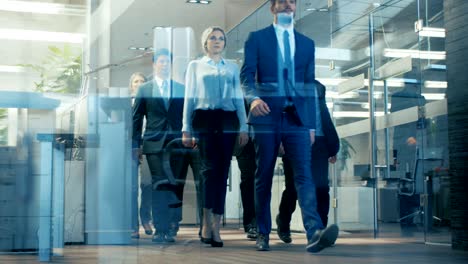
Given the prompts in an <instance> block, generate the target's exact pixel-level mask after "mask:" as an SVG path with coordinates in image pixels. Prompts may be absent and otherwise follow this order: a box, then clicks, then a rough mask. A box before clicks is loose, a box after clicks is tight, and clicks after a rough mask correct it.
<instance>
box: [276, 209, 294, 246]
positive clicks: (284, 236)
mask: <svg viewBox="0 0 468 264" xmlns="http://www.w3.org/2000/svg"><path fill="white" fill-rule="evenodd" d="M276 226H277V228H276V232H277V233H278V237H279V239H281V241H283V242H284V243H286V244H289V243H291V242H292V239H291V230H290V229H289V227H288V228H284V226H283V223H281V220H280V218H279V215H277V216H276Z"/></svg>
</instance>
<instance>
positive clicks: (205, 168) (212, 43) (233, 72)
mask: <svg viewBox="0 0 468 264" xmlns="http://www.w3.org/2000/svg"><path fill="white" fill-rule="evenodd" d="M201 42H202V47H203V49H204V52H205V56H204V57H202V58H201V59H198V60H194V61H191V62H190V63H189V65H188V68H187V72H186V79H185V86H186V90H185V103H184V112H183V127H182V139H183V144H184V145H185V146H186V147H192V148H193V147H196V146H197V147H198V149H199V150H200V157H201V161H202V170H201V175H202V180H203V221H202V232H201V241H202V242H203V243H208V244H211V246H212V247H222V246H223V241H222V239H221V236H220V225H221V216H222V215H223V214H224V206H225V199H226V188H227V179H228V175H229V167H230V164H231V158H232V154H233V150H234V144H235V141H236V138H237V134H239V137H238V140H239V142H238V144H239V145H240V146H243V145H245V144H246V143H247V141H248V135H247V131H248V128H247V123H246V115H245V105H244V100H243V96H242V91H241V88H240V82H239V68H238V66H237V65H236V64H235V63H232V62H229V61H227V60H225V59H224V58H223V57H222V52H223V50H224V48H225V46H226V35H225V33H224V30H223V29H221V28H219V27H209V28H207V29H206V30H205V31H204V32H203V34H202V37H201ZM195 138H196V139H195ZM196 140H198V142H197V141H196Z"/></svg>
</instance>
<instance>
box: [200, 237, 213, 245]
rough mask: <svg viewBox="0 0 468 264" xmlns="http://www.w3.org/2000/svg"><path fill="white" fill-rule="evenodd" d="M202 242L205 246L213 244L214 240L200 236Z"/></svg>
mask: <svg viewBox="0 0 468 264" xmlns="http://www.w3.org/2000/svg"><path fill="white" fill-rule="evenodd" d="M200 242H202V243H204V244H212V243H213V239H212V238H211V237H210V238H204V237H202V236H200Z"/></svg>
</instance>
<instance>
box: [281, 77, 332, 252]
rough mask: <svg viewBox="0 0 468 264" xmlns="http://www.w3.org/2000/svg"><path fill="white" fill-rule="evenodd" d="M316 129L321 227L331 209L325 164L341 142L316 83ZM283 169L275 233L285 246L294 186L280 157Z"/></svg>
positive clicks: (314, 149)
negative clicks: (282, 182) (281, 191)
mask: <svg viewBox="0 0 468 264" xmlns="http://www.w3.org/2000/svg"><path fill="white" fill-rule="evenodd" d="M316 88H317V97H316V98H317V99H318V102H316V105H317V110H316V113H317V115H316V119H315V122H316V127H315V142H314V144H313V145H312V148H311V152H312V163H311V170H312V179H313V181H314V183H315V193H316V196H317V211H318V213H319V215H320V219H321V220H322V223H323V226H327V224H328V211H329V209H330V186H329V181H328V163H329V162H330V163H332V164H333V163H335V162H336V154H337V153H338V151H339V149H340V139H339V137H338V134H337V132H336V129H335V126H334V125H333V121H332V119H331V117H330V113H329V112H328V108H327V104H326V101H325V86H323V85H322V84H321V83H320V82H317V86H316ZM283 167H284V176H285V183H286V188H285V189H284V191H283V194H282V196H281V202H280V205H279V213H278V215H277V216H276V225H277V233H278V236H279V238H280V239H281V240H282V241H283V242H285V243H291V242H292V239H291V230H290V223H291V216H292V214H293V213H294V210H296V200H297V192H296V188H295V187H294V178H293V177H294V172H293V169H292V166H291V162H290V161H289V159H288V157H287V156H283Z"/></svg>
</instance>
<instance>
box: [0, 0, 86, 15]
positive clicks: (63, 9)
mask: <svg viewBox="0 0 468 264" xmlns="http://www.w3.org/2000/svg"><path fill="white" fill-rule="evenodd" d="M0 10H2V11H10V12H23V13H36V14H51V15H75V16H84V15H86V8H85V6H82V5H64V4H57V3H39V2H30V1H28V2H27V1H0Z"/></svg>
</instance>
